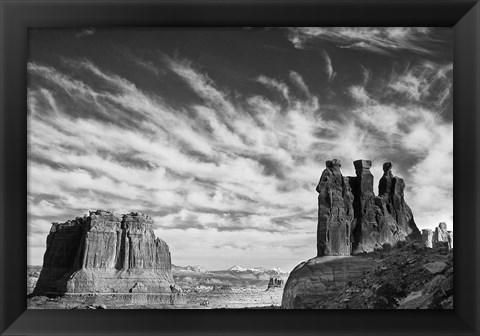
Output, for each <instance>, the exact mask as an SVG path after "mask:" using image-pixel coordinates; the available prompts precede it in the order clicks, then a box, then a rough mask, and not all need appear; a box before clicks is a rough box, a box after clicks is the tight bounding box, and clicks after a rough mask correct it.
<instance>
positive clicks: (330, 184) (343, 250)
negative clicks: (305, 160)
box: [316, 160, 355, 256]
mask: <svg viewBox="0 0 480 336" xmlns="http://www.w3.org/2000/svg"><path fill="white" fill-rule="evenodd" d="M340 167H341V162H340V160H332V161H327V162H326V168H325V170H324V171H323V173H322V176H321V177H320V181H319V182H318V185H317V189H316V190H317V192H318V226H317V255H318V256H324V255H349V254H350V250H351V232H352V230H353V229H354V225H355V222H354V221H353V219H354V211H353V194H352V191H351V189H350V182H349V179H348V178H347V177H343V176H342V173H341V172H340ZM352 226H353V227H352Z"/></svg>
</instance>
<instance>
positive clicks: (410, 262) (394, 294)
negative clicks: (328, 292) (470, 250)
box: [316, 242, 453, 309]
mask: <svg viewBox="0 0 480 336" xmlns="http://www.w3.org/2000/svg"><path fill="white" fill-rule="evenodd" d="M367 257H369V258H372V259H373V260H375V261H377V266H376V268H375V269H374V270H373V271H371V272H369V273H367V274H366V275H365V276H364V277H361V278H358V279H355V280H354V281H351V282H349V283H348V284H347V286H345V287H344V288H343V289H342V290H340V291H339V293H338V294H337V295H336V296H334V297H333V298H331V299H329V300H328V301H326V302H319V303H318V304H317V307H316V308H319V309H453V249H452V250H450V251H448V250H447V248H446V247H445V246H440V247H435V248H433V249H430V248H426V247H425V246H424V245H423V244H421V243H413V244H407V243H404V242H400V243H399V244H398V245H397V246H396V247H395V248H389V246H386V248H384V249H383V250H379V251H374V252H371V253H368V254H367Z"/></svg>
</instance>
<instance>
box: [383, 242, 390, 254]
mask: <svg viewBox="0 0 480 336" xmlns="http://www.w3.org/2000/svg"><path fill="white" fill-rule="evenodd" d="M382 249H383V251H385V252H388V251H390V250H391V249H392V244H390V243H385V244H383V245H382Z"/></svg>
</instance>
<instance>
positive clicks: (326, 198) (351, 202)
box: [316, 160, 421, 256]
mask: <svg viewBox="0 0 480 336" xmlns="http://www.w3.org/2000/svg"><path fill="white" fill-rule="evenodd" d="M353 164H354V167H355V172H356V176H349V177H344V176H342V174H341V172H340V167H341V162H340V160H332V161H327V162H326V169H325V170H324V171H323V173H322V175H321V177H320V181H319V183H318V185H317V189H316V190H317V192H318V194H319V195H318V227H317V256H326V255H330V256H338V255H350V254H356V253H361V252H369V251H373V250H374V249H376V248H381V246H382V245H383V244H385V243H389V244H392V245H393V244H395V243H396V242H397V241H399V240H404V239H405V238H406V236H407V235H409V237H410V238H415V239H420V238H421V235H420V232H419V230H418V228H417V226H416V225H415V222H414V220H413V215H412V212H411V210H410V208H409V207H408V205H407V204H406V203H405V200H404V197H403V190H404V188H405V183H404V181H403V179H401V178H399V177H394V176H393V175H392V172H391V168H392V163H391V162H387V163H385V164H384V175H383V177H382V179H381V180H380V183H379V191H380V196H378V197H377V196H375V194H374V191H373V182H374V177H373V175H372V173H371V172H370V167H371V166H372V161H370V160H356V161H354V162H353ZM406 229H408V231H407V230H406ZM407 232H409V233H407Z"/></svg>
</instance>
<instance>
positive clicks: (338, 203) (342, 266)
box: [282, 159, 423, 308]
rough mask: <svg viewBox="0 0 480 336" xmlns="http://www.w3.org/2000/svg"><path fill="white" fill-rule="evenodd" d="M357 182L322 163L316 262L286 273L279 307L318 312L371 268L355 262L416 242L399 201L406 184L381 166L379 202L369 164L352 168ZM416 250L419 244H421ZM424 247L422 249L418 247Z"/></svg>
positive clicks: (412, 223) (333, 163)
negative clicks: (395, 246)
mask: <svg viewBox="0 0 480 336" xmlns="http://www.w3.org/2000/svg"><path fill="white" fill-rule="evenodd" d="M353 164H354V167H355V172H356V176H348V177H345V176H343V175H342V173H341V171H340V168H341V162H340V160H337V159H334V160H331V161H327V162H326V168H325V170H324V171H323V172H322V175H321V177H320V181H319V182H318V185H317V188H316V190H317V192H318V226H317V257H316V258H313V259H310V260H309V261H307V262H303V263H301V264H300V265H298V266H297V267H295V269H294V270H293V271H292V272H291V273H290V276H289V278H288V280H287V282H286V284H285V287H284V292H283V299H282V307H284V308H309V307H312V305H313V306H319V305H320V303H321V301H322V300H323V301H324V300H326V299H328V297H330V296H331V295H334V294H335V291H336V290H338V289H339V288H341V286H343V285H345V283H347V282H349V281H352V280H354V279H355V278H357V277H359V276H362V275H363V274H364V272H366V271H368V270H369V269H371V268H372V261H371V260H369V259H368V258H362V257H354V256H353V255H358V254H361V253H367V252H372V251H374V250H378V249H382V248H383V247H386V246H389V247H391V246H393V245H395V244H396V243H397V242H399V241H404V240H407V239H408V240H410V241H419V240H421V237H422V236H421V234H420V231H419V230H418V228H417V226H416V224H415V221H414V219H413V215H412V211H411V210H410V208H409V207H408V205H407V204H406V202H405V200H404V189H405V182H404V181H403V179H402V178H399V177H395V176H393V174H392V170H391V169H392V163H391V162H386V163H385V164H384V165H383V171H384V174H383V177H382V178H381V179H380V183H379V187H378V196H375V193H374V188H373V185H374V177H373V175H372V173H371V172H370V168H371V166H372V161H370V160H356V161H354V162H353ZM420 244H421V243H420ZM422 246H423V245H422Z"/></svg>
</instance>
